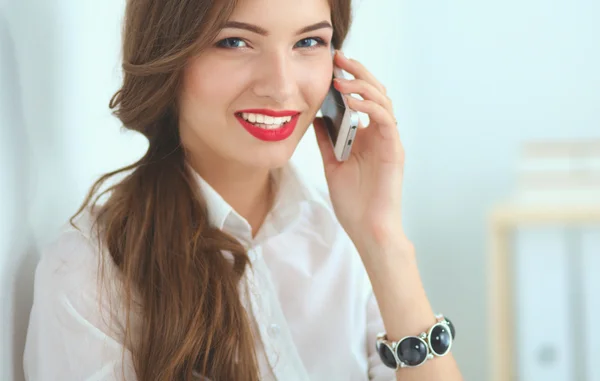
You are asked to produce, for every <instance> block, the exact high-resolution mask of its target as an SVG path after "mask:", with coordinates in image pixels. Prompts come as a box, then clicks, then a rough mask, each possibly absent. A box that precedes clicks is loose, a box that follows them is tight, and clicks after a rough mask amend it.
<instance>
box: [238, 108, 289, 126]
mask: <svg viewBox="0 0 600 381" xmlns="http://www.w3.org/2000/svg"><path fill="white" fill-rule="evenodd" d="M241 116H242V118H244V119H245V120H247V121H249V122H250V123H254V124H256V125H257V126H258V127H261V128H268V129H274V128H279V127H281V126H282V125H283V124H285V123H287V122H289V121H291V120H292V117H291V116H284V117H272V116H269V115H263V114H252V113H247V112H244V113H242V115H241Z"/></svg>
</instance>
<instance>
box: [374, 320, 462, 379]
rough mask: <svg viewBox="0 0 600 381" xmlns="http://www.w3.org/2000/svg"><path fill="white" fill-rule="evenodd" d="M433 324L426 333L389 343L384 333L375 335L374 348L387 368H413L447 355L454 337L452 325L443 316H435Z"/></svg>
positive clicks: (454, 332)
mask: <svg viewBox="0 0 600 381" xmlns="http://www.w3.org/2000/svg"><path fill="white" fill-rule="evenodd" d="M435 318H436V319H437V323H435V324H434V325H433V326H432V327H431V328H430V329H429V331H428V332H422V333H421V334H420V335H418V336H406V337H404V338H402V339H400V340H398V341H389V340H388V339H387V334H386V333H380V334H379V335H377V342H376V344H375V347H376V349H377V353H379V357H380V358H381V361H382V362H383V364H384V365H385V366H387V367H388V368H392V369H396V370H398V369H399V368H414V367H417V366H420V365H423V364H424V363H425V362H426V361H427V360H430V359H433V358H434V357H442V356H445V355H447V354H448V353H449V352H450V349H451V348H452V343H453V342H454V338H455V337H456V330H455V329H454V324H452V322H451V321H450V320H449V319H448V318H447V317H444V315H441V314H440V315H435Z"/></svg>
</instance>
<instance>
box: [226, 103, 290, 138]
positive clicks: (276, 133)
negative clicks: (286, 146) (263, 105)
mask: <svg viewBox="0 0 600 381" xmlns="http://www.w3.org/2000/svg"><path fill="white" fill-rule="evenodd" d="M242 113H252V114H262V115H268V116H272V117H275V118H276V117H284V116H291V117H292V119H291V120H290V121H289V122H287V123H285V124H284V125H283V126H281V127H279V128H275V129H271V130H269V129H266V128H261V127H257V126H255V125H254V124H252V123H250V122H248V121H247V120H245V119H244V118H242ZM235 117H236V119H237V120H238V121H239V122H240V124H241V125H242V127H244V128H245V129H246V131H248V132H249V133H250V134H251V135H252V136H254V137H255V138H257V139H260V140H262V141H266V142H277V141H281V140H284V139H287V138H288V137H290V135H292V133H293V132H294V129H295V128H296V124H297V123H298V119H299V117H300V113H299V112H298V111H291V110H283V111H275V110H268V109H248V110H240V111H238V112H236V113H235Z"/></svg>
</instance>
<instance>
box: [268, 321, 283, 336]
mask: <svg viewBox="0 0 600 381" xmlns="http://www.w3.org/2000/svg"><path fill="white" fill-rule="evenodd" d="M280 333H281V328H279V325H277V324H275V323H273V324H271V326H269V334H270V335H271V337H279V334H280Z"/></svg>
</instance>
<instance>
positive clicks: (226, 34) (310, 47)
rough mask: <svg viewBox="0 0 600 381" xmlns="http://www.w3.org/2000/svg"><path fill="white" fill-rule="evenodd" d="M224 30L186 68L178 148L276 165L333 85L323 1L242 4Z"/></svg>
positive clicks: (248, 1) (329, 35)
mask: <svg viewBox="0 0 600 381" xmlns="http://www.w3.org/2000/svg"><path fill="white" fill-rule="evenodd" d="M229 25H230V26H229V27H226V28H224V29H223V30H221V31H220V33H219V36H218V37H217V39H216V40H215V42H214V43H213V44H212V46H211V47H210V48H209V49H207V50H205V51H203V52H202V54H200V55H199V56H197V57H195V58H193V59H192V60H191V61H190V62H189V65H188V67H187V68H186V70H185V73H184V76H183V78H184V79H183V88H182V94H181V97H180V105H179V106H180V132H181V139H182V143H183V145H184V146H185V147H186V149H188V150H189V151H191V153H192V155H201V156H202V157H203V158H204V157H206V158H207V159H212V160H225V161H228V162H229V161H235V162H237V163H241V164H243V165H245V166H254V167H261V168H275V167H280V166H282V165H284V164H285V163H286V162H287V161H288V160H289V159H290V157H291V156H292V154H293V152H294V150H295V148H296V146H297V145H298V142H299V141H300V139H301V138H302V136H303V135H304V133H305V132H306V130H307V128H308V126H309V125H310V124H311V123H312V120H313V119H314V116H315V114H316V113H317V111H318V109H319V107H320V106H321V103H322V102H323V100H324V99H325V96H326V94H327V91H328V89H329V86H330V84H331V76H332V71H333V62H332V56H331V50H330V49H331V48H330V46H331V38H332V34H333V31H332V29H331V17H330V8H329V2H328V1H327V0H301V1H299V0H242V1H241V2H240V3H239V5H238V7H237V8H236V10H235V11H234V13H233V14H232V16H231V18H230V19H229ZM306 29H310V30H308V31H306Z"/></svg>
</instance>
